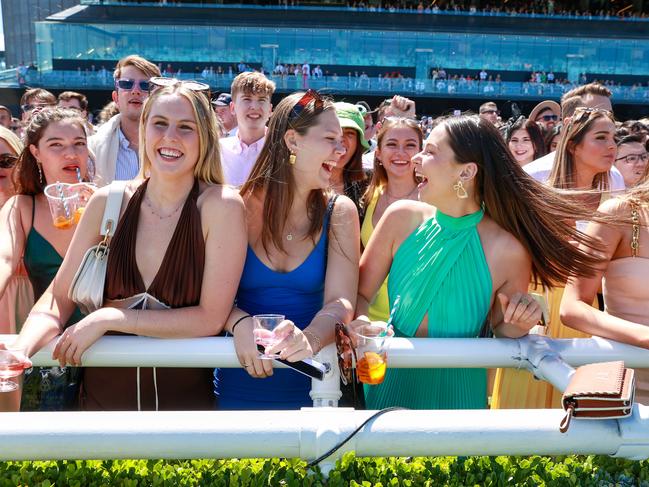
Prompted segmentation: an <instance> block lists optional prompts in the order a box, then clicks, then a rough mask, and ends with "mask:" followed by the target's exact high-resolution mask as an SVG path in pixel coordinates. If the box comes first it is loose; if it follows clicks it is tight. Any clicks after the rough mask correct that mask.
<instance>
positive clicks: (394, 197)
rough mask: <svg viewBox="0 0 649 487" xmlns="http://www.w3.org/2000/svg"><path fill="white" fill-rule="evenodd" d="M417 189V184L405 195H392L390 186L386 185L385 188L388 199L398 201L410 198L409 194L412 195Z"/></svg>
mask: <svg viewBox="0 0 649 487" xmlns="http://www.w3.org/2000/svg"><path fill="white" fill-rule="evenodd" d="M416 190H417V186H415V187H414V188H412V189H411V190H410V191H409V192H408V193H406V194H404V195H403V196H392V194H390V191H389V190H388V188H387V186H386V188H385V194H386V196H387V197H388V199H390V200H392V201H398V200H403V199H406V198H408V196H411V195H412V193H414V192H415V191H416Z"/></svg>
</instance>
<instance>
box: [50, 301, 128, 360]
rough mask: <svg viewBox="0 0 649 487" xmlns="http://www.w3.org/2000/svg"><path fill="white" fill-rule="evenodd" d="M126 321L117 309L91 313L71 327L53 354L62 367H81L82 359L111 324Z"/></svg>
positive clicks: (104, 309) (61, 338)
mask: <svg viewBox="0 0 649 487" xmlns="http://www.w3.org/2000/svg"><path fill="white" fill-rule="evenodd" d="M122 319H124V314H123V313H122V312H121V311H120V310H118V309H116V308H101V309H98V310H97V311H95V312H94V313H90V314H89V315H88V316H86V317H85V318H83V319H82V320H81V321H79V322H78V323H77V324H75V325H72V326H69V327H68V328H66V329H65V331H64V332H63V334H62V335H61V336H60V337H59V339H58V340H57V342H56V346H55V347H54V351H53V352H52V358H53V359H54V360H58V361H59V363H60V364H61V367H64V366H65V365H66V364H70V365H76V366H80V365H81V357H82V356H83V352H85V351H86V350H87V349H88V348H89V347H90V346H91V345H92V344H93V343H95V342H96V341H97V340H99V338H101V337H102V336H104V334H105V333H106V332H107V331H108V330H109V329H110V328H109V324H110V323H111V322H115V321H119V320H122Z"/></svg>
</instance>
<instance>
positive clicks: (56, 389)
mask: <svg viewBox="0 0 649 487" xmlns="http://www.w3.org/2000/svg"><path fill="white" fill-rule="evenodd" d="M34 208H35V201H32V228H31V230H30V231H29V234H28V235H27V241H26V243H25V254H24V262H25V269H27V276H28V277H29V281H30V282H31V283H32V287H33V288H34V299H35V300H38V299H39V298H40V297H41V295H42V294H43V293H44V292H45V290H46V289H47V288H48V286H49V285H50V283H51V282H52V280H54V277H55V276H56V273H57V272H58V270H59V267H61V264H62V263H63V257H61V256H60V255H59V253H58V252H57V251H56V249H55V248H54V247H52V244H50V243H49V242H48V241H47V240H45V238H44V237H43V236H42V235H41V234H40V233H38V231H37V230H36V229H35V228H34V226H33V222H34ZM81 318H83V315H82V314H81V312H80V311H79V309H78V308H75V310H74V313H73V314H72V316H71V317H70V319H69V320H68V322H67V323H66V325H65V326H66V328H67V327H68V326H71V325H73V324H75V323H77V322H78V321H80V320H81ZM80 380H81V369H80V368H77V367H64V368H61V367H33V368H32V369H30V370H28V371H26V372H25V378H24V382H23V394H22V399H21V404H20V409H21V410H22V411H64V410H70V409H76V408H77V406H78V397H79V384H80Z"/></svg>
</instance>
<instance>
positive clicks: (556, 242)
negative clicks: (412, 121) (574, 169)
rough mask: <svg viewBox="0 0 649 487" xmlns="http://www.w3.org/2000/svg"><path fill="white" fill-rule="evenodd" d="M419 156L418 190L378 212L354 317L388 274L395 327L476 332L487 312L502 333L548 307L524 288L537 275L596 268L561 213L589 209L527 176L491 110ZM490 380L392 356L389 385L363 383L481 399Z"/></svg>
mask: <svg viewBox="0 0 649 487" xmlns="http://www.w3.org/2000/svg"><path fill="white" fill-rule="evenodd" d="M413 162H414V163H415V173H416V174H417V176H418V177H419V178H420V179H421V183H420V184H419V197H420V201H407V200H406V201H400V202H397V203H395V204H394V205H392V206H391V207H390V208H389V209H388V210H387V211H386V212H385V214H384V215H383V217H382V218H381V220H380V222H379V223H378V225H377V227H376V229H375V231H374V234H373V235H372V238H371V240H370V242H369V243H368V246H367V248H366V249H365V252H364V253H363V256H362V259H361V264H360V283H359V295H358V301H357V307H356V312H357V319H356V320H355V321H354V322H352V323H351V324H350V327H351V328H355V327H357V326H361V325H365V324H367V322H368V321H369V320H368V318H367V309H368V303H370V302H371V301H372V299H373V297H374V295H375V293H376V292H377V290H378V289H379V286H380V285H381V283H382V282H383V280H384V279H385V277H386V276H388V294H389V299H390V306H391V307H392V306H393V303H394V301H395V298H396V296H400V302H399V306H398V308H397V309H396V312H395V315H394V320H393V324H394V327H395V332H396V335H397V336H402V337H438V338H461V337H467V338H470V337H477V336H478V335H479V334H480V330H481V329H482V327H483V325H484V324H485V322H486V321H487V320H488V322H489V323H490V324H491V327H492V329H493V331H494V333H495V334H496V335H497V336H503V337H520V336H523V335H525V334H527V333H528V331H529V330H530V328H531V327H533V326H534V325H535V324H536V323H537V322H538V321H539V319H540V317H541V309H540V307H539V305H538V304H537V303H536V301H535V300H534V299H532V298H531V297H529V296H528V295H527V294H526V293H527V287H528V284H529V282H530V279H531V278H532V277H534V278H536V279H538V280H539V281H540V282H543V283H550V282H553V281H556V280H557V279H560V278H563V277H567V275H568V274H569V273H570V272H571V271H578V272H592V270H593V268H594V266H595V265H596V262H597V260H596V258H595V257H592V256H589V255H588V254H587V253H586V252H584V251H583V250H579V249H578V248H577V247H575V246H574V245H571V244H570V243H569V241H570V240H578V241H584V237H583V235H579V234H577V233H576V231H575V229H574V228H573V227H571V226H570V225H568V224H566V223H565V222H564V221H565V220H567V219H569V218H573V219H574V213H571V212H573V211H577V212H578V213H582V214H583V211H580V209H578V208H575V206H574V205H573V204H570V203H567V202H565V199H564V198H561V197H560V196H559V195H558V194H556V193H555V192H553V191H552V190H551V189H548V188H546V187H544V186H542V185H540V184H538V183H537V182H536V181H534V180H533V179H532V178H530V177H528V176H527V175H526V174H525V173H524V172H523V171H522V169H521V168H520V166H519V165H518V164H517V163H516V162H515V160H514V159H513V157H512V156H511V154H510V152H509V151H508V150H507V147H506V145H505V144H504V141H503V139H502V137H501V136H500V134H499V133H498V131H497V130H496V129H495V128H494V127H493V125H491V124H490V123H489V122H486V121H484V120H481V119H479V118H478V117H473V116H461V117H450V118H447V119H446V120H445V121H444V122H442V123H441V124H439V125H438V126H437V127H436V128H435V129H434V130H433V131H432V132H431V134H430V136H429V137H428V139H427V140H426V142H425V144H424V149H423V151H422V152H420V153H419V154H417V155H416V156H415V157H414V158H413ZM585 243H586V244H588V245H590V246H593V245H594V242H592V241H586V242H585ZM548 262H551V263H552V265H548V264H547V263H548ZM486 380H487V376H486V370H485V369H390V368H388V371H387V373H386V377H385V380H384V382H383V383H382V384H381V385H377V386H366V388H365V390H366V401H367V407H368V409H379V408H384V407H389V406H402V407H408V408H413V409H476V408H484V407H486V405H487V393H486Z"/></svg>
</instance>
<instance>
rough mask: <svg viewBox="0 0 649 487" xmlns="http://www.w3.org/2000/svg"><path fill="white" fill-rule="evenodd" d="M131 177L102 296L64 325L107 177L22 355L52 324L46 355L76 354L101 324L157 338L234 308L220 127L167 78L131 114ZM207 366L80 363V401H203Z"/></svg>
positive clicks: (237, 253)
mask: <svg viewBox="0 0 649 487" xmlns="http://www.w3.org/2000/svg"><path fill="white" fill-rule="evenodd" d="M139 133H140V141H141V145H140V157H141V160H142V168H141V171H140V177H139V178H137V179H135V180H133V181H129V182H126V183H122V182H117V183H114V186H113V188H120V187H121V188H125V191H124V192H123V200H122V206H121V217H120V219H119V223H118V226H117V228H116V230H115V233H114V235H113V237H112V239H111V240H110V254H109V256H108V262H107V270H106V283H105V286H104V295H103V307H101V308H100V309H98V310H97V311H94V312H92V313H90V314H89V315H88V316H86V317H85V318H83V319H82V320H81V321H79V322H78V323H77V324H74V325H69V326H63V323H66V322H67V321H68V317H69V316H70V314H71V312H72V310H73V309H74V306H75V303H74V302H73V301H72V300H71V299H70V298H69V296H68V290H69V289H70V285H71V283H72V282H73V277H74V275H75V273H76V272H77V270H78V269H79V266H80V264H81V261H82V258H83V256H84V254H85V253H86V251H87V250H88V249H89V248H91V247H92V246H93V245H96V244H98V243H99V242H100V241H101V238H102V237H101V236H100V234H99V233H100V228H101V222H102V218H103V215H104V209H105V207H106V201H107V197H108V193H109V191H110V189H111V188H110V187H108V188H102V189H100V190H98V191H97V192H96V193H95V195H93V197H92V198H91V200H90V202H89V203H88V205H87V207H86V210H85V212H84V215H83V218H82V219H81V221H80V223H79V227H78V229H77V232H76V235H75V239H74V241H73V243H72V245H71V246H70V249H69V251H68V252H67V254H66V258H65V260H64V261H63V264H62V265H61V268H60V270H59V272H58V274H57V276H56V278H55V280H54V284H53V285H52V286H50V287H49V288H48V290H47V291H46V292H45V294H44V295H43V297H42V298H41V300H39V302H38V303H37V304H36V305H35V307H34V310H33V311H32V313H31V314H30V318H29V319H28V320H27V322H26V324H25V326H24V327H23V330H22V332H21V334H20V336H19V338H18V341H17V343H16V346H18V347H20V348H24V349H25V350H26V354H27V355H28V356H30V355H32V354H33V353H34V352H36V351H37V350H38V349H40V348H41V347H42V346H43V345H44V344H46V343H47V342H48V341H49V340H51V339H52V338H53V337H55V336H56V335H57V334H59V333H61V332H62V335H61V336H60V338H59V339H58V341H57V344H56V346H55V348H54V352H53V356H54V358H56V359H57V360H58V361H59V362H60V363H61V365H65V364H70V365H76V366H79V365H82V363H83V353H84V351H85V350H86V349H87V348H88V347H89V346H91V345H92V344H93V343H94V342H95V341H96V340H97V339H99V338H100V337H101V336H103V335H104V334H106V333H109V334H132V335H143V336H152V337H159V338H183V337H185V338H189V337H200V336H214V335H217V334H219V333H220V332H221V330H222V328H223V325H224V323H225V322H226V319H227V317H228V315H229V313H230V310H231V309H232V303H233V301H234V295H235V292H236V289H237V284H238V282H239V278H240V276H241V269H242V268H243V262H244V256H245V244H246V228H245V218H244V206H243V201H242V200H241V197H240V196H239V195H238V194H237V193H236V192H235V191H233V190H231V189H230V188H228V187H226V186H223V185H221V182H222V173H221V165H220V157H219V153H218V147H219V144H218V127H217V122H216V118H215V115H214V112H213V111H212V108H211V106H210V102H209V100H208V98H207V97H206V96H204V95H203V94H201V93H200V92H196V91H193V90H192V89H191V85H187V84H185V83H182V82H176V83H174V84H170V85H169V86H166V87H161V88H159V89H157V90H155V91H154V92H153V93H152V94H151V96H150V97H149V98H148V99H147V101H146V102H145V104H144V108H143V109H142V118H141V120H140V127H139ZM213 402H214V399H213V395H212V388H211V370H210V369H189V368H163V369H155V368H153V369H151V368H137V369H136V368H117V369H116V368H97V367H87V368H85V369H84V383H83V390H82V394H81V407H82V408H83V409H86V410H157V409H161V410H197V409H198V410H200V409H210V408H212V407H213Z"/></svg>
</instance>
